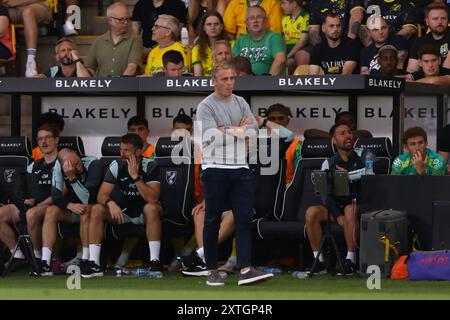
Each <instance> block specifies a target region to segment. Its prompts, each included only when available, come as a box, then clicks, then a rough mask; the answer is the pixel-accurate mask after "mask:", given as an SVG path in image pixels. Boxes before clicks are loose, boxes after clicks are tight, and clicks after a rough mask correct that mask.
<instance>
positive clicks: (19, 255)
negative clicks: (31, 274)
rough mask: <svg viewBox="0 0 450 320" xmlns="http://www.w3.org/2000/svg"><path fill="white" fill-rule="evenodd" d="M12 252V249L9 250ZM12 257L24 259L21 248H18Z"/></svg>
mask: <svg viewBox="0 0 450 320" xmlns="http://www.w3.org/2000/svg"><path fill="white" fill-rule="evenodd" d="M13 252H14V250H11V254H12V253H13ZM14 258H16V259H25V256H24V255H23V253H22V250H20V249H19V248H18V249H17V251H16V253H15V254H14Z"/></svg>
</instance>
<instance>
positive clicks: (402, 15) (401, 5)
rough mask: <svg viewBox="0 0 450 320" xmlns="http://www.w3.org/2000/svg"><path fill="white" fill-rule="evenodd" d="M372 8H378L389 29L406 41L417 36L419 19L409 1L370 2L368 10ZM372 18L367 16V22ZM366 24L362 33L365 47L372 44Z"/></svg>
mask: <svg viewBox="0 0 450 320" xmlns="http://www.w3.org/2000/svg"><path fill="white" fill-rule="evenodd" d="M370 6H377V7H378V8H379V12H380V14H381V16H382V17H383V18H384V20H386V22H387V24H388V25H389V28H391V30H392V32H393V33H394V34H396V35H399V36H402V37H404V38H406V39H408V40H409V39H411V38H412V37H414V36H415V35H416V34H417V24H418V21H417V17H416V15H415V11H416V10H415V7H414V5H413V4H412V3H411V1H409V0H391V1H386V0H369V1H368V3H367V8H369V7H370ZM369 17H370V16H369V15H367V16H366V19H365V20H366V21H367V19H368V18H369ZM366 25H367V24H366V23H365V25H364V26H363V28H361V30H362V31H365V32H362V33H360V39H361V42H362V43H363V44H364V46H366V47H367V46H368V45H370V44H371V42H372V41H371V39H370V35H369V34H368V33H367V28H366Z"/></svg>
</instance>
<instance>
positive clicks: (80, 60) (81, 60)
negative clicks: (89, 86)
mask: <svg viewBox="0 0 450 320" xmlns="http://www.w3.org/2000/svg"><path fill="white" fill-rule="evenodd" d="M77 62H81V64H84V61H83V59H81V58H78V59H77V60H75V61H74V62H73V63H75V64H77Z"/></svg>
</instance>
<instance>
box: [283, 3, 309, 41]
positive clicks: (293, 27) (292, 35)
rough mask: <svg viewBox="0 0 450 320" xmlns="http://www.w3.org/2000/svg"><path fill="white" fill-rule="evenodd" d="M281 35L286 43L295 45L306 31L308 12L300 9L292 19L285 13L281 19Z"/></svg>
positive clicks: (307, 30)
mask: <svg viewBox="0 0 450 320" xmlns="http://www.w3.org/2000/svg"><path fill="white" fill-rule="evenodd" d="M281 25H282V26H283V37H284V41H285V42H286V45H288V46H295V45H296V44H297V42H298V41H299V40H300V38H301V37H302V35H303V34H304V33H308V32H309V29H308V25H309V13H308V12H306V11H305V10H301V11H300V13H299V14H298V15H297V17H295V19H293V17H291V16H290V15H285V16H284V17H283V19H282V22H281Z"/></svg>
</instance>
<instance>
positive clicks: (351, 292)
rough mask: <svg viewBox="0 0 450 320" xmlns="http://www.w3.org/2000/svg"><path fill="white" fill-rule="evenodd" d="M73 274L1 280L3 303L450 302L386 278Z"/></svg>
mask: <svg viewBox="0 0 450 320" xmlns="http://www.w3.org/2000/svg"><path fill="white" fill-rule="evenodd" d="M67 278H68V276H64V275H55V276H53V277H42V278H32V277H29V276H27V275H24V274H23V271H21V272H15V273H12V274H9V275H8V276H7V277H5V278H0V299H90V300H91V299H163V300H164V299H170V300H211V299H213V300H218V299H220V300H236V299H245V300H265V299H273V300H278V299H282V300H290V299H302V300H304V299H346V300H347V299H389V300H392V299H446V300H449V299H450V281H448V282H443V281H442V282H438V281H408V280H404V281H402V280H400V281H399V280H397V281H394V280H390V279H384V278H383V279H382V280H381V290H369V289H367V286H366V279H364V278H349V277H347V278H342V277H338V276H336V277H332V276H330V275H325V276H317V277H314V278H312V279H303V280H299V279H295V278H293V277H292V276H291V275H290V274H283V275H276V276H275V277H274V278H273V279H271V280H270V281H267V282H263V283H259V284H256V285H251V286H244V287H242V286H241V287H238V285H237V276H236V275H231V276H228V277H227V279H226V281H225V286H222V287H208V286H207V285H206V284H205V281H206V278H205V277H184V276H182V275H181V274H179V273H168V272H166V273H165V274H164V278H162V279H149V278H146V277H121V278H117V277H114V276H108V275H107V276H105V277H103V278H95V279H83V278H82V279H81V290H69V289H67V286H66V281H67Z"/></svg>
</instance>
